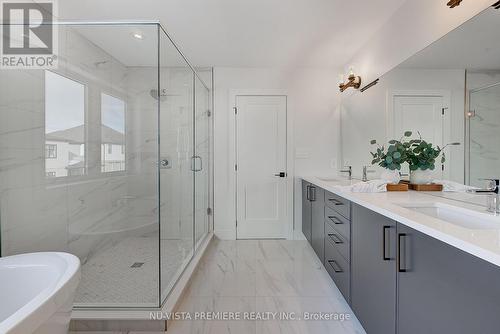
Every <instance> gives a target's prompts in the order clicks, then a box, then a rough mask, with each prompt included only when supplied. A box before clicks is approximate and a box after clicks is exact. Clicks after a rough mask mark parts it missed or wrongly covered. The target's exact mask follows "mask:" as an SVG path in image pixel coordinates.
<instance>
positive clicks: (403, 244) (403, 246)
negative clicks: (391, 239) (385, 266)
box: [397, 233, 407, 273]
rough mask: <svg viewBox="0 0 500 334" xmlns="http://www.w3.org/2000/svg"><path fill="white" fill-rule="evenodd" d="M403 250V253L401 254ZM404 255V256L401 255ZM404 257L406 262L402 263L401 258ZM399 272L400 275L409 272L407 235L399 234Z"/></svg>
mask: <svg viewBox="0 0 500 334" xmlns="http://www.w3.org/2000/svg"><path fill="white" fill-rule="evenodd" d="M402 250H403V252H401V251H402ZM401 253H403V254H401ZM403 257H404V260H403V261H401V258H403ZM397 262H398V271H399V272H400V273H405V272H406V271H407V268H406V233H399V234H398V261H397ZM402 262H404V268H403V267H401V263H402Z"/></svg>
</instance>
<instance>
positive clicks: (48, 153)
mask: <svg viewBox="0 0 500 334" xmlns="http://www.w3.org/2000/svg"><path fill="white" fill-rule="evenodd" d="M45 159H57V145H55V144H45ZM54 176H55V175H54Z"/></svg>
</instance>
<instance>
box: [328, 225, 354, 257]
mask: <svg viewBox="0 0 500 334" xmlns="http://www.w3.org/2000/svg"><path fill="white" fill-rule="evenodd" d="M327 243H328V244H330V245H331V246H333V247H334V248H335V249H336V250H337V251H338V252H339V253H340V254H341V255H342V256H343V257H344V259H346V260H347V261H349V259H350V254H349V240H348V239H347V238H346V237H344V236H343V235H342V234H340V233H339V232H338V231H336V230H335V229H334V228H333V227H332V226H331V225H330V224H328V223H327V224H325V245H326V244H327Z"/></svg>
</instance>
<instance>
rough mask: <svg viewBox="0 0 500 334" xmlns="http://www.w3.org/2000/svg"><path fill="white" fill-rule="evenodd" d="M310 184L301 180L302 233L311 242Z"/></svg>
mask: <svg viewBox="0 0 500 334" xmlns="http://www.w3.org/2000/svg"><path fill="white" fill-rule="evenodd" d="M310 190H311V184H310V183H309V182H306V181H304V180H303V181H302V233H304V236H305V237H306V239H307V241H309V243H310V244H311V243H312V241H311V226H312V225H311V224H312V221H311V219H312V216H311V213H312V202H311V191H310Z"/></svg>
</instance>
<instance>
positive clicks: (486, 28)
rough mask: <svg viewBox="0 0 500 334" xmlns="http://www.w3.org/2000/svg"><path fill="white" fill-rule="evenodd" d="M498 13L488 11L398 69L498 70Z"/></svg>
mask: <svg viewBox="0 0 500 334" xmlns="http://www.w3.org/2000/svg"><path fill="white" fill-rule="evenodd" d="M499 32H500V10H496V9H493V8H488V9H486V10H485V11H484V12H482V13H481V14H479V15H477V16H476V17H474V18H472V19H471V20H469V21H468V22H466V23H464V24H463V25H461V26H460V27H458V28H457V29H455V30H453V31H452V32H450V33H449V34H447V35H446V36H444V37H443V38H441V39H440V40H438V41H436V42H435V43H433V44H431V45H430V46H429V47H427V48H426V49H424V50H422V51H421V52H419V53H417V54H416V55H415V56H413V57H411V58H410V59H408V60H407V61H405V62H404V63H402V64H401V65H400V66H399V68H414V69H468V70H492V69H500V43H498V34H499Z"/></svg>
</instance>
